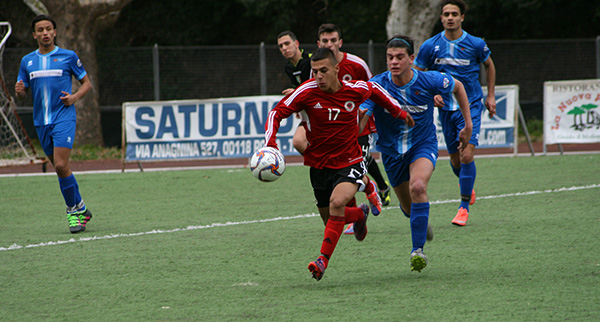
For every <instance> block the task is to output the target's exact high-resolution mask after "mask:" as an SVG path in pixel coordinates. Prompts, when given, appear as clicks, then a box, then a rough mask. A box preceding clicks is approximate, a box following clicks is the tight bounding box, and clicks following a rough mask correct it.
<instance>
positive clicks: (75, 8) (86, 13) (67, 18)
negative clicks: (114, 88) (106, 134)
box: [23, 0, 132, 146]
mask: <svg viewBox="0 0 600 322" xmlns="http://www.w3.org/2000/svg"><path fill="white" fill-rule="evenodd" d="M131 1H132V0H95V1H91V0H23V2H24V3H25V4H27V6H28V7H29V8H30V9H31V10H32V11H33V12H34V13H35V14H41V13H44V14H49V15H50V16H52V18H54V20H55V21H56V24H57V35H58V36H57V39H58V42H59V44H60V46H61V47H64V48H68V49H71V50H74V51H75V52H76V53H77V55H78V56H79V58H80V59H81V61H82V62H83V65H84V67H85V69H86V71H87V73H88V77H89V78H90V80H91V82H92V90H91V91H90V92H89V93H88V94H87V95H86V96H84V97H83V98H82V99H81V100H80V101H79V102H77V103H76V104H75V108H76V110H77V133H76V140H77V142H78V143H79V144H92V145H97V146H103V145H104V140H103V138H102V127H101V123H100V104H99V90H98V88H99V87H98V62H97V60H96V45H95V38H96V35H97V34H98V32H100V31H102V30H103V29H104V28H106V27H108V26H110V25H112V24H114V22H115V21H116V18H117V16H118V13H119V11H120V10H121V9H122V8H123V7H124V6H125V5H127V4H128V3H129V2H131ZM78 88H79V82H74V88H73V91H76V90H77V89H78Z"/></svg>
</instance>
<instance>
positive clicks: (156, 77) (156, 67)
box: [152, 44, 160, 101]
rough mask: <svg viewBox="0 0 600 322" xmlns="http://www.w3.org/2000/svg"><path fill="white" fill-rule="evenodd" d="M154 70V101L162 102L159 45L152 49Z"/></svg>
mask: <svg viewBox="0 0 600 322" xmlns="http://www.w3.org/2000/svg"><path fill="white" fill-rule="evenodd" d="M152 70H153V71H154V100H155V101H160V66H159V63H158V44H154V47H153V48H152Z"/></svg>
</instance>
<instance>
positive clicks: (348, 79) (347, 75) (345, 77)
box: [342, 74, 352, 81]
mask: <svg viewBox="0 0 600 322" xmlns="http://www.w3.org/2000/svg"><path fill="white" fill-rule="evenodd" d="M342 79H343V80H345V81H351V80H352V75H350V74H346V75H344V77H342Z"/></svg>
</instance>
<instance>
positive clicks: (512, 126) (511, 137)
mask: <svg viewBox="0 0 600 322" xmlns="http://www.w3.org/2000/svg"><path fill="white" fill-rule="evenodd" d="M482 89H483V97H484V98H485V97H486V95H487V87H483V88H482ZM495 90H496V115H495V116H494V117H493V118H490V113H489V112H488V110H487V109H485V108H484V110H483V115H482V116H481V130H480V132H479V145H478V146H477V148H480V149H481V148H483V149H485V148H514V147H515V146H516V139H517V131H516V130H517V114H516V110H517V109H516V107H517V106H518V104H519V86H518V85H503V86H496V88H495ZM438 115H439V112H438V109H437V108H436V109H435V110H434V112H433V119H434V122H435V127H436V130H437V138H438V149H440V150H445V149H446V141H445V140H444V133H443V132H442V124H441V122H440V119H439V117H438Z"/></svg>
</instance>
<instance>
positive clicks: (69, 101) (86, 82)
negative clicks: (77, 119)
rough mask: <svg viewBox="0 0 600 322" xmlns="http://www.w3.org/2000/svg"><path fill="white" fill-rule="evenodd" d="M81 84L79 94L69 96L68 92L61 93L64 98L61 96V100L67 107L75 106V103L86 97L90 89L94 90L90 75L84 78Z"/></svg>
mask: <svg viewBox="0 0 600 322" xmlns="http://www.w3.org/2000/svg"><path fill="white" fill-rule="evenodd" d="M79 82H80V83H81V86H80V87H79V89H78V90H77V93H74V94H69V93H68V92H64V91H61V93H62V94H63V96H61V97H60V99H61V100H62V102H63V104H65V105H66V106H71V105H73V104H75V102H77V101H78V100H79V99H81V98H82V97H84V96H85V95H86V94H87V93H88V92H89V91H90V89H92V82H91V81H90V78H89V77H88V75H85V76H83V78H82V79H80V80H79Z"/></svg>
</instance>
